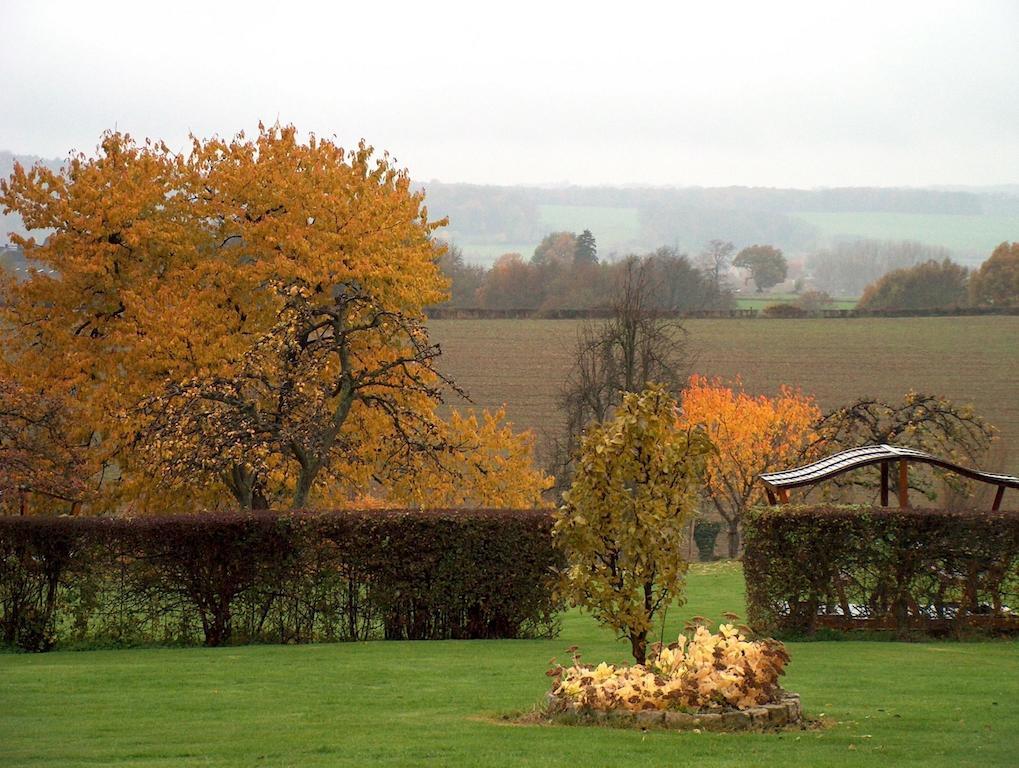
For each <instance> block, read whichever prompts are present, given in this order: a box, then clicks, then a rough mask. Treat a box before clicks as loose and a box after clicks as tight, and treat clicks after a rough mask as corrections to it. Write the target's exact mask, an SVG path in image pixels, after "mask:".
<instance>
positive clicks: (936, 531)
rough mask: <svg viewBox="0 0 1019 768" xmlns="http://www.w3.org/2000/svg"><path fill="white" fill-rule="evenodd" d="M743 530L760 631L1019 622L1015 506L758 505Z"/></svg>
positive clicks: (750, 607) (944, 628)
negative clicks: (978, 508)
mask: <svg viewBox="0 0 1019 768" xmlns="http://www.w3.org/2000/svg"><path fill="white" fill-rule="evenodd" d="M745 536H746V538H745V547H746V548H745V554H744V556H743V570H744V575H745V578H746V585H747V614H748V619H749V622H750V624H751V626H753V627H754V629H755V630H757V631H759V632H764V633H770V634H776V633H778V634H783V633H786V634H811V633H813V632H814V631H816V630H817V629H818V628H821V627H830V628H836V629H864V630H891V631H894V632H896V633H897V634H900V635H904V634H907V633H912V632H923V633H928V634H958V633H961V632H963V631H967V630H985V631H990V632H1016V631H1019V512H978V511H947V510H938V509H897V508H885V507H838V506H827V507H823V506H822V507H796V506H776V507H762V508H758V509H755V510H753V511H752V512H751V513H750V514H749V515H748V516H747V519H746V521H745Z"/></svg>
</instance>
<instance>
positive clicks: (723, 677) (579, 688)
mask: <svg viewBox="0 0 1019 768" xmlns="http://www.w3.org/2000/svg"><path fill="white" fill-rule="evenodd" d="M788 661H789V656H788V654H787V653H786V650H785V648H784V646H783V645H782V644H781V643H779V642H777V641H775V640H770V639H769V640H760V641H753V640H748V639H747V638H746V637H745V636H744V635H743V634H742V633H741V632H740V631H739V630H738V629H737V628H735V627H733V626H732V625H731V624H722V625H721V626H720V627H719V628H718V634H712V633H711V632H709V631H708V630H707V629H706V628H705V627H704V626H698V627H697V629H696V631H694V632H692V633H691V634H690V636H689V637H688V636H686V635H680V636H679V640H678V642H675V643H672V644H670V645H669V646H667V647H663V646H662V645H661V644H660V643H655V644H654V646H652V648H651V650H650V651H649V652H648V661H647V664H635V665H633V666H629V667H626V666H622V667H615V666H612V665H610V664H606V663H605V662H602V663H601V664H599V665H598V666H597V667H591V666H585V665H583V664H581V663H580V657H579V656H577V655H574V658H573V665H572V666H570V667H567V668H563V667H555V668H553V669H552V670H551V671H550V672H549V676H550V677H552V678H554V681H553V683H552V695H553V696H555V697H558V698H560V699H562V700H564V701H568V702H570V703H573V704H574V705H576V706H579V707H583V708H586V709H593V710H601V711H610V710H630V711H633V712H640V711H642V710H664V709H686V710H706V709H708V708H710V707H717V706H722V707H727V708H734V709H747V708H749V707H754V706H758V705H761V704H768V703H771V702H774V701H776V700H777V699H778V695H779V693H780V692H781V688H780V687H779V683H778V679H779V676H780V675H783V674H785V665H786V663H787V662H788Z"/></svg>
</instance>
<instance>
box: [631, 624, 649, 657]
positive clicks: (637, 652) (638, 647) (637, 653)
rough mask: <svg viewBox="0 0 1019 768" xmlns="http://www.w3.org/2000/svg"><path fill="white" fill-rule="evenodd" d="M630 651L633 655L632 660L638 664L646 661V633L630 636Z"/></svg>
mask: <svg viewBox="0 0 1019 768" xmlns="http://www.w3.org/2000/svg"><path fill="white" fill-rule="evenodd" d="M630 650H631V651H632V653H633V658H634V660H635V661H636V662H637V663H638V664H643V663H644V662H645V661H647V632H646V631H645V632H637V633H631V634H630Z"/></svg>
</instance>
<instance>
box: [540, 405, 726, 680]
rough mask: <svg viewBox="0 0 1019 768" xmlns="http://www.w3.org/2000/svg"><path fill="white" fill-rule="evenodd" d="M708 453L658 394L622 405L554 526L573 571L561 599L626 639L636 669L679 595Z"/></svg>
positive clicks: (584, 453) (594, 440)
mask: <svg viewBox="0 0 1019 768" xmlns="http://www.w3.org/2000/svg"><path fill="white" fill-rule="evenodd" d="M712 450H713V447H712V445H711V442H710V441H709V440H708V438H707V437H706V436H705V435H704V432H703V431H701V430H699V429H696V428H691V429H689V430H686V429H680V428H678V427H677V426H676V401H675V400H674V399H673V398H672V396H671V395H669V393H668V392H666V391H665V390H664V389H663V388H661V387H658V386H651V387H649V388H648V389H646V390H644V391H643V392H641V393H639V394H638V393H627V394H626V395H624V396H623V402H622V404H621V405H620V406H619V409H618V410H617V411H616V414H615V416H614V417H613V418H611V419H609V420H608V421H606V422H604V423H602V424H594V425H591V426H589V427H588V429H587V433H586V434H585V435H584V438H583V440H582V442H581V446H580V453H579V455H578V457H577V471H576V474H575V475H574V478H573V484H572V485H571V486H570V490H569V491H567V492H566V493H565V494H563V499H564V502H565V503H564V505H563V507H562V509H561V510H560V511H559V514H558V517H557V520H556V524H555V539H556V543H557V544H558V545H559V546H560V547H561V549H562V551H563V552H564V554H565V556H566V559H567V561H568V563H569V568H568V569H567V570H565V571H564V572H563V574H562V579H561V582H560V589H561V591H562V593H563V594H564V596H565V597H566V598H567V599H569V600H570V601H571V602H572V603H573V604H574V605H577V606H579V607H581V608H584V609H586V610H589V611H591V613H592V614H593V615H594V617H595V619H597V620H598V621H599V622H601V623H602V624H605V625H606V626H608V627H611V628H612V629H613V630H615V631H616V632H617V633H619V634H620V635H622V636H624V637H626V638H627V639H629V641H630V648H631V650H632V652H633V657H634V659H635V660H636V661H637V662H638V663H643V662H644V659H645V655H646V652H647V635H648V632H649V631H650V630H651V626H652V621H653V619H654V616H655V613H656V612H657V611H658V610H659V609H660V608H661V607H662V606H667V605H669V604H670V603H673V602H675V601H676V600H677V598H679V597H680V596H681V594H682V588H683V584H684V579H685V577H686V570H687V563H686V562H685V561H684V560H683V558H682V557H681V555H680V552H682V549H683V546H682V545H683V539H684V534H685V532H686V525H687V522H688V521H689V520H690V518H691V517H692V516H693V514H694V510H695V508H696V497H695V495H694V494H695V492H696V490H697V488H698V486H699V485H700V480H701V477H702V476H703V473H704V463H705V460H706V459H707V456H708V454H709V453H710V452H711V451H712Z"/></svg>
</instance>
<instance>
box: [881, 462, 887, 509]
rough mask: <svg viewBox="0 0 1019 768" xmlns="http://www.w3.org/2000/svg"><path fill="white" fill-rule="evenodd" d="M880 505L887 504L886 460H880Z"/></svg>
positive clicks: (885, 505)
mask: <svg viewBox="0 0 1019 768" xmlns="http://www.w3.org/2000/svg"><path fill="white" fill-rule="evenodd" d="M881 506H882V507H887V506H888V462H887V461H882V462H881Z"/></svg>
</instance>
